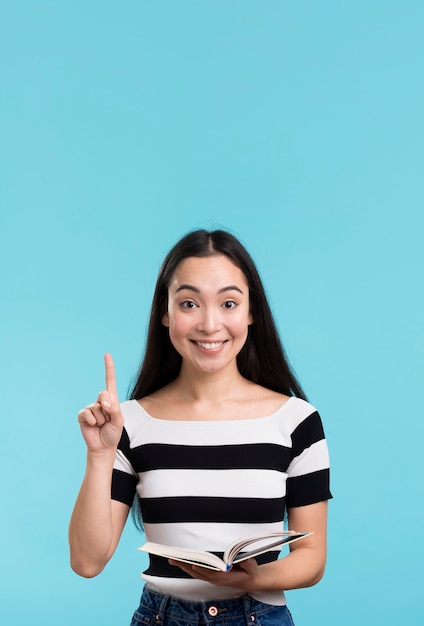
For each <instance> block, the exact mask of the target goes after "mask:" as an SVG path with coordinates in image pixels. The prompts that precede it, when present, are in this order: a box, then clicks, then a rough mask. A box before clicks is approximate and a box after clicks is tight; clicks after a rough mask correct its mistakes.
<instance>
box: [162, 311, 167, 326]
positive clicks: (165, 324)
mask: <svg viewBox="0 0 424 626" xmlns="http://www.w3.org/2000/svg"><path fill="white" fill-rule="evenodd" d="M162 324H163V325H164V326H166V327H168V328H169V314H168V312H166V313H165V315H164V316H163V317H162Z"/></svg>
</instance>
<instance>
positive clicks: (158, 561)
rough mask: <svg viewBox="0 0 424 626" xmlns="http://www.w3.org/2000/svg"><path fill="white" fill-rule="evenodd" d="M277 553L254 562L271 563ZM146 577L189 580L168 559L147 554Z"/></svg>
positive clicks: (261, 555)
mask: <svg viewBox="0 0 424 626" xmlns="http://www.w3.org/2000/svg"><path fill="white" fill-rule="evenodd" d="M214 554H216V555H217V556H219V557H220V558H222V555H223V553H222V552H214ZM279 554H280V552H279V551H276V550H271V551H270V552H267V553H265V554H260V555H259V556H257V557H256V562H257V563H259V565H263V564H264V563H271V562H272V561H275V560H276V559H277V558H278V555H279ZM144 574H146V575H147V576H158V577H160V578H190V579H191V576H190V575H189V574H186V573H185V572H183V570H182V569H180V568H179V567H177V566H175V565H170V564H169V562H168V559H166V558H163V557H161V556H156V555H154V554H149V567H148V568H147V569H146V570H145V571H144Z"/></svg>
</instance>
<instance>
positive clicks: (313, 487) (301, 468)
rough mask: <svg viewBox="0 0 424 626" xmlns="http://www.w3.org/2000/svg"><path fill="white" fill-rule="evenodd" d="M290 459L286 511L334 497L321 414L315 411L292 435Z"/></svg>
mask: <svg viewBox="0 0 424 626" xmlns="http://www.w3.org/2000/svg"><path fill="white" fill-rule="evenodd" d="M291 439H292V449H291V460H290V464H289V466H288V469H287V493H286V505H287V508H290V507H296V506H305V505H307V504H314V503H316V502H321V501H323V500H329V499H330V498H332V494H331V491H330V462H329V454H328V446H327V442H326V439H325V435H324V429H323V426H322V422H321V418H320V415H319V413H318V412H317V411H313V412H312V413H311V414H310V415H308V416H307V417H306V418H305V419H303V420H302V421H301V422H300V423H299V424H298V425H297V426H296V428H295V429H294V431H293V432H292V434H291Z"/></svg>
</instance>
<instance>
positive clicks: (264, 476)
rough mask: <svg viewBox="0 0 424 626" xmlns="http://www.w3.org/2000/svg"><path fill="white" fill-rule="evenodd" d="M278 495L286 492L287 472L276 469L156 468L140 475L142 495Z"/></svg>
mask: <svg viewBox="0 0 424 626" xmlns="http://www.w3.org/2000/svg"><path fill="white" fill-rule="evenodd" d="M188 489H189V493H190V495H191V496H195V497H201V496H207V497H209V498H210V497H226V498H230V497H232V498H278V497H281V496H283V495H285V490H286V474H285V473H282V472H276V471H274V470H271V471H269V470H200V469H196V470H179V471H178V472H177V471H176V470H156V471H154V472H146V473H145V474H143V475H142V476H141V482H140V485H139V488H138V493H139V496H140V497H141V498H153V497H155V498H166V497H172V496H173V497H180V496H186V495H187V491H188Z"/></svg>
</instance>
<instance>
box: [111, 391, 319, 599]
mask: <svg viewBox="0 0 424 626" xmlns="http://www.w3.org/2000/svg"><path fill="white" fill-rule="evenodd" d="M121 407H122V412H123V415H124V417H125V428H124V431H123V434H122V438H121V441H120V444H119V448H118V452H117V457H116V461H115V467H114V472H113V481H112V498H113V499H114V500H119V501H121V502H124V503H126V504H128V505H131V504H132V502H133V499H134V495H135V493H136V491H137V492H138V495H139V497H140V499H141V501H140V502H141V510H142V515H143V521H144V529H145V533H146V539H147V540H148V541H154V542H157V543H163V544H168V545H174V546H180V547H185V548H190V549H200V550H209V551H211V552H215V553H217V554H222V552H223V551H224V549H225V548H226V547H227V545H228V544H229V543H230V542H231V541H233V540H235V539H237V538H239V537H243V536H247V535H253V534H256V533H259V532H262V531H263V532H268V531H270V532H272V531H277V530H280V529H281V528H282V526H283V520H284V512H285V510H286V509H287V508H290V507H296V506H302V505H307V504H312V503H315V502H320V501H322V500H327V499H329V498H331V494H330V491H329V459H328V450H327V444H326V441H325V438H324V432H323V428H322V424H321V419H320V417H319V415H318V413H317V411H316V410H315V408H314V407H313V406H312V405H310V404H309V403H308V402H305V401H304V400H300V399H299V398H294V397H292V398H290V399H289V400H287V401H286V402H285V403H284V404H283V405H282V406H281V407H280V408H279V409H278V410H277V411H276V412H275V413H273V414H272V415H269V416H266V417H260V418H257V419H241V420H240V419H236V420H211V421H208V420H206V421H189V420H187V421H180V420H178V421H174V420H162V419H156V418H153V417H151V416H150V415H149V414H148V413H147V412H146V411H145V410H144V409H143V408H142V407H141V405H140V404H139V403H138V402H137V401H136V400H130V401H127V402H124V403H123V404H122V405H121ZM277 557H278V552H270V553H268V554H266V555H262V556H261V557H259V558H258V561H259V562H260V563H263V562H267V561H269V560H274V559H276V558H277ZM143 578H144V579H145V580H146V581H147V582H148V584H149V587H150V588H152V589H154V590H156V591H159V592H161V593H165V594H169V595H173V596H177V597H182V598H184V599H187V600H192V601H196V600H199V601H200V600H211V599H215V600H217V599H220V598H228V597H237V596H239V595H241V592H240V590H236V589H233V588H230V587H215V586H213V585H210V584H209V583H206V582H203V581H199V580H194V579H192V578H188V577H187V576H186V574H185V573H184V572H182V570H180V569H179V568H176V567H172V566H170V565H169V564H168V562H167V560H166V559H162V558H160V557H155V556H150V565H149V567H148V569H147V570H146V571H145V572H144V574H143ZM252 595H254V597H255V598H256V599H258V600H261V601H263V602H268V603H270V604H284V603H285V599H284V594H283V593H282V592H271V593H265V594H264V593H258V594H252Z"/></svg>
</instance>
